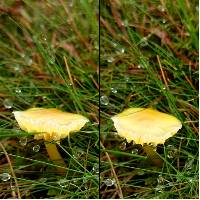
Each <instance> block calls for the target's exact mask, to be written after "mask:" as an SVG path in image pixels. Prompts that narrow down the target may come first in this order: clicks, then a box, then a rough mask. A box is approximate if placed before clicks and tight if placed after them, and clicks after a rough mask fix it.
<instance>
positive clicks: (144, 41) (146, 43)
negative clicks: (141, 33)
mask: <svg viewBox="0 0 200 200" xmlns="http://www.w3.org/2000/svg"><path fill="white" fill-rule="evenodd" d="M139 44H140V46H141V47H145V46H147V45H148V38H147V37H143V38H142V39H141V40H140V43H139Z"/></svg>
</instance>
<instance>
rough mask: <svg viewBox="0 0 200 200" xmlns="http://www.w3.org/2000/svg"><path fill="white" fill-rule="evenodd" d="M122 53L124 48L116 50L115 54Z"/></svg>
mask: <svg viewBox="0 0 200 200" xmlns="http://www.w3.org/2000/svg"><path fill="white" fill-rule="evenodd" d="M124 52H125V49H124V48H118V49H117V51H116V53H117V54H123V53H124Z"/></svg>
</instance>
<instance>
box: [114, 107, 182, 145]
mask: <svg viewBox="0 0 200 200" xmlns="http://www.w3.org/2000/svg"><path fill="white" fill-rule="evenodd" d="M112 120H113V121H114V126H115V128H116V130H117V132H118V134H119V135H120V136H121V137H124V138H126V139H127V141H128V142H130V141H132V140H133V141H134V142H135V143H137V144H142V145H143V144H144V143H154V144H156V145H157V144H163V143H164V142H165V140H166V139H168V138H169V137H171V136H173V135H174V134H175V133H177V131H178V130H179V129H181V127H182V124H181V122H180V121H179V120H178V119H177V118H176V117H174V116H172V115H169V114H165V113H162V112H159V111H157V110H154V109H151V108H129V109H127V110H125V111H123V112H122V113H120V114H118V115H116V116H114V117H112Z"/></svg>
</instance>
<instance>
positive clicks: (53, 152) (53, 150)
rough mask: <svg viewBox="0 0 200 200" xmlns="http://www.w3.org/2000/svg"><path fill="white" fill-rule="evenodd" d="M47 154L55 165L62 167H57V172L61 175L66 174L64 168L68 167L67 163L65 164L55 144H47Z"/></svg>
mask: <svg viewBox="0 0 200 200" xmlns="http://www.w3.org/2000/svg"><path fill="white" fill-rule="evenodd" d="M45 146H46V150H47V153H48V155H49V158H50V159H51V160H52V161H53V162H54V164H56V165H59V166H62V168H61V167H57V170H58V172H59V173H65V172H66V170H65V169H64V168H63V167H67V166H66V163H65V162H64V160H63V158H62V156H61V155H60V153H59V152H58V149H57V147H56V144H53V143H45Z"/></svg>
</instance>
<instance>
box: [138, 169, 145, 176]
mask: <svg viewBox="0 0 200 200" xmlns="http://www.w3.org/2000/svg"><path fill="white" fill-rule="evenodd" d="M137 174H138V175H139V176H142V175H144V174H145V173H144V171H142V170H140V171H138V173H137Z"/></svg>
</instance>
